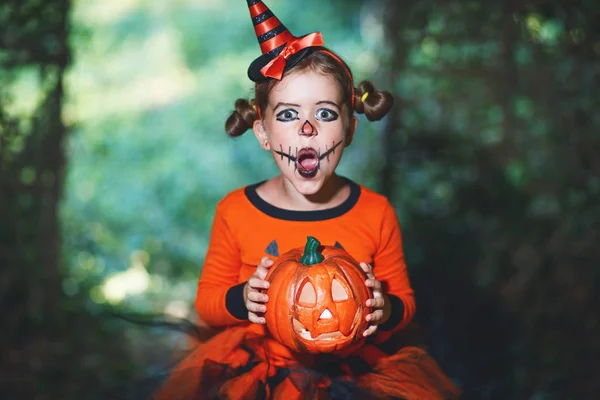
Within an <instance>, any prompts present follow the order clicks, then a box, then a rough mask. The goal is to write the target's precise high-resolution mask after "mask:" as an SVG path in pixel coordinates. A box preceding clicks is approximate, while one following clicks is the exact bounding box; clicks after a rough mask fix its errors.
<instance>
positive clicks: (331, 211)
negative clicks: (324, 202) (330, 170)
mask: <svg viewBox="0 0 600 400" xmlns="http://www.w3.org/2000/svg"><path fill="white" fill-rule="evenodd" d="M343 179H344V180H345V181H346V182H348V184H349V185H350V195H349V196H348V198H347V199H346V200H344V202H343V203H342V204H340V205H337V206H335V207H332V208H327V209H324V210H314V211H297V210H286V209H284V208H279V207H275V206H274V205H272V204H270V203H267V202H266V201H264V200H263V199H262V198H261V197H260V196H259V195H258V193H256V188H258V187H259V186H260V185H262V184H263V183H265V182H266V181H262V182H258V183H255V184H253V185H249V186H246V187H245V188H244V193H245V195H246V197H247V198H248V200H249V201H250V203H252V205H254V207H256V208H258V209H259V210H260V211H262V212H263V213H265V214H267V215H268V216H270V217H273V218H277V219H282V220H286V221H323V220H326V219H332V218H337V217H339V216H341V215H344V214H346V213H347V212H348V211H350V210H351V209H352V207H354V205H355V204H356V202H357V201H358V198H359V197H360V186H358V185H357V184H356V183H355V182H353V181H351V180H350V179H348V178H343Z"/></svg>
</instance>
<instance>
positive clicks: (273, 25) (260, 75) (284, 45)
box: [246, 0, 323, 82]
mask: <svg viewBox="0 0 600 400" xmlns="http://www.w3.org/2000/svg"><path fill="white" fill-rule="evenodd" d="M246 1H247V2H248V8H249V10H250V17H251V18H252V23H253V24H254V31H255V32H256V38H257V39H258V43H259V44H260V50H261V52H262V55H261V56H260V57H258V58H257V59H256V60H254V61H253V62H252V63H251V64H250V67H249V68H248V78H250V80H251V81H253V82H262V81H264V80H266V79H268V78H274V79H281V76H282V75H283V72H284V71H285V70H287V69H289V68H291V67H292V66H294V65H295V64H297V63H298V61H300V60H301V59H302V58H303V57H305V56H306V55H308V54H310V52H311V51H312V50H314V49H315V48H316V47H322V46H323V38H322V36H321V33H320V32H314V33H310V34H308V35H305V36H301V37H299V38H298V37H295V36H294V35H292V34H291V33H290V31H289V30H288V29H287V28H286V27H285V25H283V24H282V23H281V21H279V19H278V18H277V17H276V16H275V15H274V14H273V12H272V11H271V10H270V9H269V8H268V7H267V6H266V5H265V4H264V3H263V2H262V1H261V0H246Z"/></svg>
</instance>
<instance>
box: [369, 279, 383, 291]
mask: <svg viewBox="0 0 600 400" xmlns="http://www.w3.org/2000/svg"><path fill="white" fill-rule="evenodd" d="M365 285H367V286H368V287H370V288H371V289H373V290H381V282H379V281H378V280H377V279H372V278H371V279H367V280H366V281H365Z"/></svg>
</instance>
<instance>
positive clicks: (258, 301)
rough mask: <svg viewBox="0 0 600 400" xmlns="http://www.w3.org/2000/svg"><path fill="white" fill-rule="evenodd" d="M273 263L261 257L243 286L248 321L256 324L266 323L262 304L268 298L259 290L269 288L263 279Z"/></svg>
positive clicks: (264, 309)
mask: <svg viewBox="0 0 600 400" xmlns="http://www.w3.org/2000/svg"><path fill="white" fill-rule="evenodd" d="M273 262H274V261H273V260H271V259H270V258H269V257H263V258H262V259H261V260H260V264H258V266H257V267H256V271H254V274H252V276H251V277H250V279H248V282H246V286H244V303H245V304H246V308H247V309H248V319H249V320H250V322H254V323H256V324H264V323H265V322H266V320H265V318H264V316H263V315H264V313H265V311H267V306H266V305H265V304H264V303H266V302H267V301H269V296H267V295H266V294H265V293H262V292H261V290H262V289H268V288H269V281H267V280H265V278H266V276H267V272H269V268H270V267H271V266H272V265H273Z"/></svg>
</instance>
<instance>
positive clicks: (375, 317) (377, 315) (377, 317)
mask: <svg viewBox="0 0 600 400" xmlns="http://www.w3.org/2000/svg"><path fill="white" fill-rule="evenodd" d="M382 318H383V310H375V311H373V312H372V313H371V314H367V316H366V317H365V319H366V320H367V321H369V322H375V323H377V322H379V321H381V319H382Z"/></svg>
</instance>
